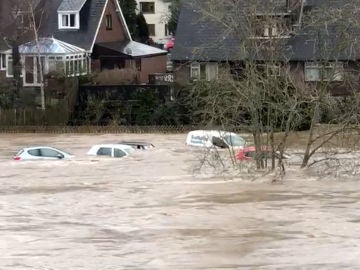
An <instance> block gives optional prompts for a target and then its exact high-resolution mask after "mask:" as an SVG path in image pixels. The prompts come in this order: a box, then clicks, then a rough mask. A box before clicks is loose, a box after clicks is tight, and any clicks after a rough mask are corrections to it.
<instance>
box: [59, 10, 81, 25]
mask: <svg viewBox="0 0 360 270" xmlns="http://www.w3.org/2000/svg"><path fill="white" fill-rule="evenodd" d="M71 15H75V20H74V23H75V25H74V26H70V25H69V24H70V16H71ZM63 16H66V17H67V18H68V24H67V25H63V23H64V21H63ZM58 26H59V29H80V16H79V12H58Z"/></svg>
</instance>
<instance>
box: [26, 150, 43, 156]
mask: <svg viewBox="0 0 360 270" xmlns="http://www.w3.org/2000/svg"><path fill="white" fill-rule="evenodd" d="M28 153H29V155H32V156H35V157H40V156H41V153H40V149H32V150H29V151H28Z"/></svg>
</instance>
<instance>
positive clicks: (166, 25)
mask: <svg viewBox="0 0 360 270" xmlns="http://www.w3.org/2000/svg"><path fill="white" fill-rule="evenodd" d="M164 34H165V36H168V35H170V31H169V25H168V24H167V23H166V24H165V28H164Z"/></svg>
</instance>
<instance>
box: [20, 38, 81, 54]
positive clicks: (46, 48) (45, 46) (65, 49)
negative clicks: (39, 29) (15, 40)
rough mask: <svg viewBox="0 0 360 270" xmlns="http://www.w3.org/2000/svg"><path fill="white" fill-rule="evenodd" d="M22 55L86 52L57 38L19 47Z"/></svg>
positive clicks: (32, 42) (44, 39)
mask: <svg viewBox="0 0 360 270" xmlns="http://www.w3.org/2000/svg"><path fill="white" fill-rule="evenodd" d="M19 52H20V53H21V54H31V55H33V54H38V53H40V54H42V55H46V54H76V53H85V50H84V49H82V48H79V47H76V46H74V45H71V44H69V43H66V42H63V41H60V40H57V39H55V38H39V42H38V43H37V42H35V41H30V42H27V43H25V44H22V45H20V46H19Z"/></svg>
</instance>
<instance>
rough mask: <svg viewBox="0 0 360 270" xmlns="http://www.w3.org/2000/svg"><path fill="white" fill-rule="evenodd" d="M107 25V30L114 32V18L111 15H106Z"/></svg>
mask: <svg viewBox="0 0 360 270" xmlns="http://www.w3.org/2000/svg"><path fill="white" fill-rule="evenodd" d="M105 24H106V30H112V18H111V15H110V14H108V15H106V18H105Z"/></svg>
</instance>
